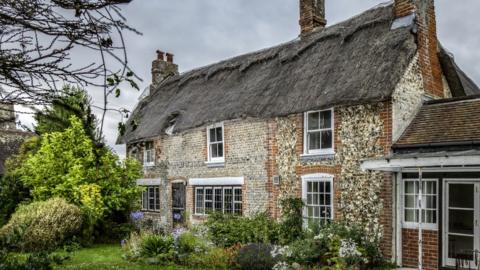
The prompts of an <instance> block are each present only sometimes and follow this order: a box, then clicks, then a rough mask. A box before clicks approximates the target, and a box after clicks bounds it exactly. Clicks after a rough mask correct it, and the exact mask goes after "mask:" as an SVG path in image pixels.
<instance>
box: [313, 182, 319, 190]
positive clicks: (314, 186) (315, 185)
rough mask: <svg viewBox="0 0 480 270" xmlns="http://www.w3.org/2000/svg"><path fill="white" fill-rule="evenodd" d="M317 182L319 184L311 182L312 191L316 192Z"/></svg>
mask: <svg viewBox="0 0 480 270" xmlns="http://www.w3.org/2000/svg"><path fill="white" fill-rule="evenodd" d="M318 184H319V183H318V182H313V183H312V186H313V188H312V192H318Z"/></svg>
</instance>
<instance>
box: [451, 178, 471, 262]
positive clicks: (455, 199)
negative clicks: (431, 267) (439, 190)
mask: <svg viewBox="0 0 480 270" xmlns="http://www.w3.org/2000/svg"><path fill="white" fill-rule="evenodd" d="M477 185H478V184H475V183H469V182H447V185H446V194H445V195H446V200H445V211H444V215H445V217H444V219H445V220H444V228H445V237H444V245H445V244H446V246H445V248H446V250H444V257H446V258H445V262H446V263H447V265H449V266H455V264H456V263H458V262H462V264H471V265H473V263H474V253H475V250H478V248H479V247H478V239H479V237H478V236H479V235H478V226H477V225H478V208H479V207H478V202H479V200H478V193H477V192H476V190H477V188H478V186H477Z"/></svg>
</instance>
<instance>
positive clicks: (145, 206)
mask: <svg viewBox="0 0 480 270" xmlns="http://www.w3.org/2000/svg"><path fill="white" fill-rule="evenodd" d="M142 208H143V209H145V210H148V189H147V190H145V191H143V193H142Z"/></svg>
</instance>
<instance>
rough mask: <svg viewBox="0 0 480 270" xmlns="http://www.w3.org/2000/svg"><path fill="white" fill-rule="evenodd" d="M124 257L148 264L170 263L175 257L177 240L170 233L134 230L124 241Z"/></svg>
mask: <svg viewBox="0 0 480 270" xmlns="http://www.w3.org/2000/svg"><path fill="white" fill-rule="evenodd" d="M123 250H124V258H125V259H127V260H130V261H139V260H140V261H144V262H146V263H148V264H168V263H171V262H173V261H174V259H175V240H174V239H173V237H172V236H170V235H158V234H152V233H145V232H143V233H137V232H133V233H132V234H131V235H130V238H129V239H128V240H126V241H124V242H123Z"/></svg>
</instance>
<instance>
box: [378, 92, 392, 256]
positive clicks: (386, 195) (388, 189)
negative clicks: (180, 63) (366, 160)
mask: <svg viewBox="0 0 480 270" xmlns="http://www.w3.org/2000/svg"><path fill="white" fill-rule="evenodd" d="M392 113H393V112H392V103H391V102H390V101H387V102H384V103H383V108H382V110H381V111H380V118H381V119H382V122H383V135H382V136H381V138H380V142H379V143H380V145H381V146H382V147H383V151H384V155H389V154H390V151H391V146H392V126H393V125H392V123H393V119H392ZM392 181H393V179H392V175H391V174H390V173H385V174H384V180H383V185H382V190H381V193H380V199H381V200H382V202H383V210H382V214H381V216H380V224H382V226H383V237H382V242H381V243H380V248H381V250H382V253H383V255H384V256H385V258H387V259H388V258H391V257H392V248H393V247H392V239H393V233H394V232H393V216H394V209H393V182H392Z"/></svg>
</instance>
